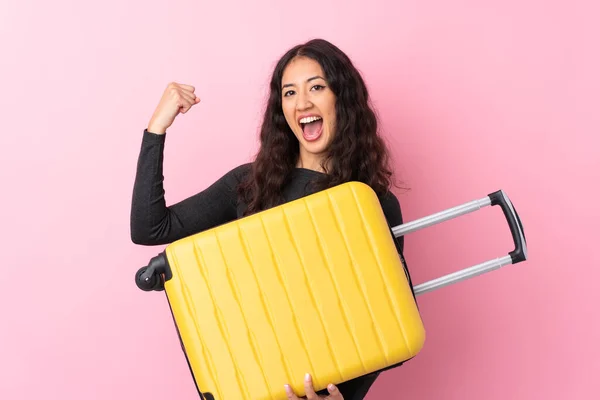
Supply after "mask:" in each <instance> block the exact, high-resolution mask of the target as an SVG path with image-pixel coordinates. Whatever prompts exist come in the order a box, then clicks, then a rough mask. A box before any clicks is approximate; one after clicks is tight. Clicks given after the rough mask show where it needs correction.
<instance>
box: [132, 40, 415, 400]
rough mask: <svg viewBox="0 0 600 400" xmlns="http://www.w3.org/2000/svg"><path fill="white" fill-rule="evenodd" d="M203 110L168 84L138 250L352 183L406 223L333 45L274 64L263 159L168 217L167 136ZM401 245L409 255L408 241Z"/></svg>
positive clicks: (353, 384)
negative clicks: (180, 119)
mask: <svg viewBox="0 0 600 400" xmlns="http://www.w3.org/2000/svg"><path fill="white" fill-rule="evenodd" d="M199 102H200V99H199V98H198V97H197V96H196V94H195V88H194V87H193V86H189V85H184V84H177V83H172V84H170V85H169V86H168V87H167V89H166V90H165V92H164V94H163V96H162V99H161V100H160V102H159V104H158V106H157V108H156V110H155V112H154V114H153V115H152V118H151V119H150V122H149V124H148V127H147V129H145V130H144V134H143V138H142V147H141V151H140V156H139V161H138V166H137V176H136V180H135V185H134V192H133V202H132V211H131V237H132V240H133V242H135V243H137V244H143V245H158V244H167V243H170V242H173V241H175V240H177V239H180V238H183V237H186V236H189V235H192V234H194V233H197V232H200V231H203V230H206V229H209V228H212V227H214V226H217V225H220V224H223V223H226V222H228V221H231V220H234V219H236V218H240V217H242V216H245V215H249V214H251V213H256V212H258V211H261V210H265V209H267V208H270V207H273V206H276V205H279V204H282V203H284V202H289V201H292V200H295V199H298V198H300V197H303V196H306V195H309V194H311V193H314V192H315V191H318V190H322V189H324V188H327V187H331V186H334V185H337V184H341V183H344V182H348V181H351V180H354V181H361V182H364V183H366V184H368V185H370V186H371V187H372V188H373V189H374V190H375V192H376V193H377V194H378V196H379V199H380V202H381V205H382V208H383V211H384V213H385V216H386V218H387V221H388V223H389V224H390V225H391V226H395V225H398V224H401V223H402V214H401V210H400V205H399V203H398V200H397V198H396V197H395V196H394V195H393V194H392V193H391V191H390V186H391V176H392V174H391V171H390V168H389V166H388V154H387V150H386V148H385V146H384V143H383V141H382V140H381V138H380V137H379V136H378V129H377V128H378V125H377V120H376V116H375V114H374V112H373V110H372V109H371V107H370V104H369V94H368V92H367V89H366V87H365V84H364V82H363V80H362V78H361V76H360V74H359V72H358V71H357V70H356V69H355V67H354V66H353V65H352V62H351V61H350V59H349V58H348V57H347V56H346V55H345V54H344V53H343V52H342V51H341V50H340V49H338V48H337V47H336V46H334V45H332V44H331V43H329V42H327V41H325V40H320V39H317V40H311V41H309V42H307V43H305V44H302V45H298V46H295V47H294V48H292V49H290V50H289V51H288V52H287V53H285V54H284V55H283V57H282V58H281V59H280V60H279V62H278V63H277V66H276V67H275V70H274V72H273V75H272V79H271V83H270V96H269V99H268V104H267V108H266V111H265V114H264V121H263V124H262V129H261V133H260V150H259V152H258V154H257V156H256V159H255V160H254V161H253V162H252V163H247V164H242V165H240V166H238V167H236V168H234V169H232V170H231V171H229V172H227V173H225V174H224V175H223V176H222V177H221V178H220V179H218V180H217V181H216V182H214V183H213V184H212V185H210V186H209V187H207V188H206V189H204V190H203V191H201V192H200V193H197V194H195V195H194V196H191V197H189V198H187V199H185V200H183V201H181V202H179V203H177V204H173V205H171V206H169V207H167V205H166V204H165V198H164V190H163V184H162V183H163V176H162V161H163V150H164V143H165V133H166V131H167V129H169V127H170V126H171V124H172V123H173V121H174V119H175V118H176V116H177V115H178V114H180V113H182V114H184V113H186V112H188V111H189V110H190V109H191V108H192V107H193V106H194V105H196V104H198V103H199ZM397 245H398V250H399V251H402V250H403V241H402V239H399V240H398V241H397ZM377 376H378V374H371V375H368V376H364V377H360V378H357V379H354V380H351V381H348V382H345V383H342V384H340V385H338V386H339V387H337V388H336V387H335V386H333V385H330V386H329V387H328V388H327V390H323V391H322V392H323V393H320V394H322V396H318V395H317V394H316V393H315V392H314V390H313V388H312V384H311V377H310V375H307V376H306V378H305V382H306V384H305V386H306V390H307V398H308V399H309V400H312V399H322V398H328V399H335V400H341V399H346V400H351V399H352V400H353V399H362V398H363V397H364V396H365V395H366V393H367V391H368V390H369V388H370V387H371V385H372V384H373V382H374V381H375V379H376V378H377ZM286 391H287V393H288V396H289V399H297V397H296V395H295V394H294V393H293V392H292V391H291V389H289V387H287V386H286ZM327 395H329V396H328V397H326V396H327Z"/></svg>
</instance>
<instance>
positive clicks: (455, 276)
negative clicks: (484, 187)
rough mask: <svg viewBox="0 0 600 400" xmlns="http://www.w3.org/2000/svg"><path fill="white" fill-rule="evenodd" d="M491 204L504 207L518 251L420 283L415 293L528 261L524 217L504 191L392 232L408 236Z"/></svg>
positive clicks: (419, 220)
mask: <svg viewBox="0 0 600 400" xmlns="http://www.w3.org/2000/svg"><path fill="white" fill-rule="evenodd" d="M488 206H500V208H501V209H502V212H503V213H504V217H505V218H506V222H507V223H508V226H509V228H510V232H511V235H512V238H513V242H514V245H515V248H514V250H512V251H511V252H509V253H508V255H505V256H503V257H500V258H496V259H493V260H489V261H486V262H484V263H481V264H477V265H474V266H472V267H469V268H465V269H462V270H460V271H457V272H454V273H451V274H448V275H444V276H442V277H440V278H437V279H433V280H431V281H428V282H425V283H422V284H420V285H417V286H415V287H414V288H413V290H414V292H415V295H420V294H423V293H426V292H430V291H432V290H435V289H439V288H441V287H444V286H448V285H451V284H453V283H457V282H460V281H463V280H466V279H469V278H473V277H475V276H478V275H481V274H484V273H486V272H490V271H492V270H495V269H498V268H501V267H503V266H505V265H510V264H517V263H520V262H523V261H525V260H527V257H528V254H527V241H526V239H525V233H524V230H523V224H522V223H521V219H520V218H519V214H518V213H517V211H516V210H515V207H514V206H513V204H512V202H511V201H510V199H509V198H508V196H507V195H506V193H505V192H504V191H503V190H498V191H496V192H493V193H490V194H488V195H487V196H486V197H484V198H482V199H477V200H473V201H470V202H467V203H464V204H461V205H459V206H456V207H452V208H449V209H446V210H444V211H440V212H438V213H435V214H431V215H428V216H426V217H423V218H419V219H416V220H414V221H411V222H407V223H405V224H401V225H397V226H395V227H393V228H392V233H393V235H394V236H395V237H399V236H404V235H406V234H408V233H411V232H415V231H417V230H420V229H423V228H426V227H429V226H432V225H436V224H439V223H442V222H444V221H448V220H450V219H453V218H457V217H459V216H462V215H465V214H469V213H472V212H475V211H478V210H480V209H482V208H484V207H488Z"/></svg>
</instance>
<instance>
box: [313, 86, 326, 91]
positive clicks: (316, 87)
mask: <svg viewBox="0 0 600 400" xmlns="http://www.w3.org/2000/svg"><path fill="white" fill-rule="evenodd" d="M323 87H324V86H321V85H315V86H313V87H312V88H313V89H316V90H321V89H323Z"/></svg>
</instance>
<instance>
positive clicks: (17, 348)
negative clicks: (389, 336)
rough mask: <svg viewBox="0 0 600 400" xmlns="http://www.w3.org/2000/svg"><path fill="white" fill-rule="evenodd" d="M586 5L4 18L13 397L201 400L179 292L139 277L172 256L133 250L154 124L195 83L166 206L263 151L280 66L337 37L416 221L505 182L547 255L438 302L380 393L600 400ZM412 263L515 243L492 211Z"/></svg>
mask: <svg viewBox="0 0 600 400" xmlns="http://www.w3.org/2000/svg"><path fill="white" fill-rule="evenodd" d="M484 3H485V4H484ZM167 4H168V5H167ZM367 4H368V5H367ZM591 4H592V2H591V1H589V2H587V4H585V3H584V2H583V1H575V2H558V1H551V2H548V1H525V2H523V1H514V0H510V1H504V2H491V1H488V2H481V1H452V2H446V1H440V0H436V1H397V2H384V1H371V2H366V1H364V0H363V1H347V0H346V1H322V0H321V1H304V2H300V3H298V2H296V3H288V2H281V1H266V0H260V1H252V2H246V1H241V0H236V1H231V2H218V1H211V2H207V1H203V2H198V1H183V0H175V1H170V2H166V1H162V2H145V1H129V2H117V1H115V0H107V1H103V2H95V3H86V2H80V1H73V0H71V1H64V0H59V1H51V2H47V1H35V2H34V1H19V2H16V1H14V2H2V4H1V5H0V49H2V55H1V57H0V80H1V85H0V88H1V93H2V95H1V96H0V110H1V115H2V118H1V119H0V121H1V124H2V125H1V129H2V133H1V135H2V146H3V152H2V156H1V157H0V177H1V179H2V183H3V184H4V187H3V190H2V195H1V197H0V201H1V202H2V203H1V205H2V207H1V210H2V211H1V212H2V218H1V221H2V225H1V226H2V229H0V239H1V241H2V260H3V261H2V266H3V268H2V274H1V275H0V282H1V284H2V289H1V290H0V304H1V308H0V309H1V310H2V311H1V317H0V397H2V398H3V399H7V400H17V399H18V400H33V399H36V400H37V399H46V400H52V399H61V400H81V399H86V400H94V399H102V400H105V399H144V400H155V399H156V400H157V399H163V398H169V399H178V400H185V399H197V395H196V393H195V388H194V385H193V382H192V380H191V377H190V375H189V371H188V367H187V364H186V362H185V360H184V358H183V355H182V353H181V349H180V347H179V343H178V339H177V336H176V334H175V332H174V330H173V325H172V321H171V319H170V318H171V317H170V315H169V310H168V307H167V304H166V302H165V300H164V297H163V296H162V295H161V294H147V293H143V292H141V291H139V290H138V289H137V288H136V286H135V284H134V281H133V276H134V273H135V271H136V270H137V269H138V268H139V267H140V266H142V265H143V264H144V263H146V262H147V261H148V260H149V258H150V257H152V256H153V255H155V254H156V253H157V252H159V251H160V250H162V248H163V247H149V248H148V247H140V246H135V245H134V244H132V243H131V241H130V238H129V207H130V199H131V190H132V184H133V179H134V172H135V166H136V160H137V155H138V150H139V145H140V139H141V134H142V130H143V129H144V127H145V126H146V124H147V121H148V119H149V118H150V115H151V113H152V111H153V110H154V107H155V106H156V104H157V102H158V100H159V98H160V95H161V93H162V91H163V89H164V87H165V86H166V84H167V83H168V82H170V81H172V80H175V81H178V82H183V83H188V84H193V85H195V86H196V87H197V88H198V89H197V93H198V94H199V96H200V97H201V98H202V103H201V104H200V105H199V106H197V107H196V108H195V109H194V110H193V112H191V113H190V114H187V115H185V116H183V117H181V118H179V119H178V120H177V121H176V123H175V125H174V127H173V128H172V129H171V134H170V136H169V138H168V144H167V150H166V161H165V174H166V190H167V196H168V198H167V199H168V201H169V202H175V201H178V200H180V199H182V198H184V197H186V196H188V195H191V194H193V193H195V192H197V191H198V190H200V189H202V188H203V187H205V186H206V185H208V184H210V183H211V182H212V181H214V180H215V179H217V178H218V177H220V176H221V174H223V173H224V172H225V171H226V170H228V169H229V168H231V167H233V166H235V165H237V164H239V163H242V162H245V161H247V160H248V159H249V157H250V155H251V154H252V152H253V150H254V148H255V138H256V132H257V127H258V123H259V119H260V112H261V110H262V105H263V100H264V96H265V93H266V92H265V90H266V85H267V82H268V75H269V73H270V71H271V68H272V66H273V65H274V62H275V61H276V59H277V58H278V56H279V55H280V54H282V53H283V52H284V51H285V50H286V49H287V48H288V47H290V46H292V45H294V44H296V43H298V42H301V41H305V40H307V39H309V38H311V37H324V38H326V39H329V40H331V41H333V42H334V43H336V44H338V45H339V46H340V47H341V48H342V49H343V50H344V51H346V52H347V53H348V54H349V55H350V56H351V57H352V58H353V60H354V61H355V63H356V64H357V65H358V67H359V68H360V70H361V71H362V72H363V73H364V75H365V78H366V80H367V82H368V84H369V87H370V90H371V93H372V96H373V99H374V102H375V104H376V106H377V107H378V111H379V114H380V116H381V121H382V127H383V129H384V131H385V135H386V137H387V138H388V140H389V142H390V145H391V147H392V150H393V152H394V154H395V157H396V162H395V165H396V167H397V170H398V172H399V174H400V177H401V178H402V179H403V180H404V181H405V182H406V184H407V185H409V186H410V187H411V189H412V190H411V191H410V192H407V193H400V192H399V193H398V195H399V198H400V201H401V203H402V206H403V210H404V213H405V216H406V219H407V220H410V219H414V218H418V217H421V216H424V215H427V214H430V213H433V212H436V211H439V210H442V209H444V208H447V207H451V206H454V205H457V204H461V203H463V202H466V201H469V200H473V199H475V198H479V197H483V196H485V195H486V194H488V193H489V192H491V191H494V190H497V189H504V190H506V191H507V193H508V194H509V196H510V197H511V199H512V200H513V201H514V203H515V205H516V208H517V210H518V212H519V213H520V215H521V217H522V220H523V223H524V225H525V229H526V234H527V238H528V240H529V248H530V255H531V259H530V260H529V261H528V262H526V263H524V264H520V265H518V266H509V267H506V268H504V269H502V270H500V271H496V272H494V273H491V274H487V275H485V276H482V277H479V278H477V279H474V280H471V281H468V282H464V283H462V284H460V285H456V286H453V287H448V288H445V289H443V290H440V291H437V292H433V293H429V294H427V295H425V296H423V297H422V298H420V300H419V303H420V307H421V310H422V314H423V318H424V321H425V324H426V327H427V330H428V337H427V342H426V347H425V349H424V350H423V352H422V353H421V354H420V355H419V356H418V357H417V358H416V359H414V360H412V361H410V362H409V363H408V364H406V365H405V366H404V367H402V368H399V369H395V370H393V371H389V372H386V373H384V374H383V375H382V376H381V378H380V379H379V380H378V381H377V383H376V384H375V386H374V387H373V389H372V391H371V393H370V395H369V397H368V398H369V399H381V398H386V399H445V400H449V399H457V400H458V399H460V400H465V399H488V400H492V399H503V400H504V399H563V398H569V399H592V398H597V395H598V391H599V390H600V386H599V383H598V371H599V370H600V345H599V340H598V338H600V329H599V327H598V322H597V321H598V315H599V311H598V304H599V301H600V295H598V293H599V290H598V282H599V281H600V252H599V251H598V241H599V240H598V239H600V235H599V234H598V226H599V224H600V212H599V211H598V199H599V198H600V190H599V189H598V187H599V183H600V161H599V160H600V135H599V134H600V129H599V128H600V111H599V106H598V98H599V97H598V93H600V77H599V76H600V75H599V71H600V56H599V54H600V52H599V51H598V37H600V28H598V25H597V16H598V12H599V11H600V9H599V7H598V6H592V5H591ZM210 141H212V142H213V143H212V144H209V142H210ZM510 157H515V161H509V158H510ZM406 246H407V251H406V253H407V254H406V256H407V258H408V260H409V266H410V268H411V270H412V273H413V277H414V281H415V283H421V282H423V281H425V280H428V279H431V278H434V277H437V276H439V275H441V274H445V273H448V272H452V271H454V270H456V269H458V268H462V267H466V266H468V265H471V264H474V263H478V262H481V261H485V260H487V259H489V258H492V257H497V256H501V255H504V254H505V253H506V252H507V251H509V250H511V241H510V236H509V231H508V229H507V227H506V225H505V222H504V220H503V219H502V215H501V213H500V211H499V210H497V209H495V208H493V209H487V210H486V211H480V212H478V213H475V214H472V215H470V216H466V217H462V218H460V219H459V220H454V221H451V222H447V223H445V224H444V225H440V226H437V227H432V228H429V229H427V230H426V231H422V232H419V233H415V234H412V235H410V236H409V237H407V239H406Z"/></svg>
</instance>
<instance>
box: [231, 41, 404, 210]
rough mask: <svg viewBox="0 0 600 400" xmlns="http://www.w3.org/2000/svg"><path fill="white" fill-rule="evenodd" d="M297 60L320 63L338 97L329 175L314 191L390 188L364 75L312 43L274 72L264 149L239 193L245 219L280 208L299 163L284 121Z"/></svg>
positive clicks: (332, 50)
mask: <svg viewBox="0 0 600 400" xmlns="http://www.w3.org/2000/svg"><path fill="white" fill-rule="evenodd" d="M295 57H309V58H311V59H313V60H315V61H316V62H318V63H319V64H320V65H321V68H322V69H323V72H324V74H325V76H324V78H325V80H326V81H327V82H328V84H329V87H330V88H331V90H332V91H333V93H334V95H335V97H336V105H335V111H336V122H335V129H336V132H335V134H334V138H333V141H332V143H331V145H330V147H329V148H328V150H327V156H326V158H325V160H323V165H322V167H323V169H324V171H325V174H323V176H322V178H321V179H319V180H318V181H317V182H316V183H315V184H316V188H315V189H316V190H321V189H325V188H328V187H332V186H335V185H338V184H341V183H345V182H348V181H360V182H363V183H366V184H367V185H369V186H370V187H371V188H373V190H374V191H375V192H376V193H377V194H378V195H381V194H384V193H385V192H386V191H388V190H389V188H390V185H391V176H392V171H391V168H390V166H389V156H388V152H387V149H386V146H385V144H384V142H383V140H382V138H381V137H380V136H379V132H378V122H377V117H376V115H375V112H374V111H373V109H372V107H371V103H370V98H369V93H368V91H367V87H366V85H365V83H364V81H363V79H362V77H361V75H360V73H359V72H358V71H357V69H356V68H355V67H354V65H353V63H352V61H351V60H350V59H349V58H348V56H347V55H346V54H344V52H342V51H341V50H340V49H339V48H338V47H336V46H335V45H333V44H331V43H329V42H328V41H326V40H323V39H313V40H310V41H308V42H307V43H304V44H299V45H297V46H295V47H293V48H291V49H290V50H288V51H287V52H286V53H285V54H284V55H283V56H282V57H281V59H280V60H279V61H278V62H277V65H276V66H275V69H274V71H273V75H272V77H271V82H270V94H269V98H268V101H267V105H266V109H265V112H264V120H263V124H262V127H261V131H260V149H259V151H258V154H257V155H256V159H255V161H254V163H253V164H252V170H251V173H250V174H249V176H248V177H247V179H246V180H245V181H243V182H242V183H241V184H240V186H239V190H238V192H239V194H240V197H241V198H242V200H243V201H244V202H245V203H246V204H247V209H246V211H245V215H249V214H252V213H255V212H258V211H261V210H264V209H267V208H270V207H273V206H276V205H278V204H280V202H281V200H282V198H281V192H282V188H283V186H284V185H285V184H286V182H287V180H288V178H289V176H290V174H291V172H292V171H293V170H294V168H295V166H296V162H297V160H298V155H299V142H298V139H297V138H296V136H294V133H293V132H292V130H291V129H290V127H289V126H288V124H287V122H286V119H285V117H284V114H283V110H282V104H281V101H282V100H281V98H282V88H281V80H282V75H283V72H284V70H285V68H286V67H287V65H288V64H289V62H290V61H292V60H293V59H294V58H295Z"/></svg>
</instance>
